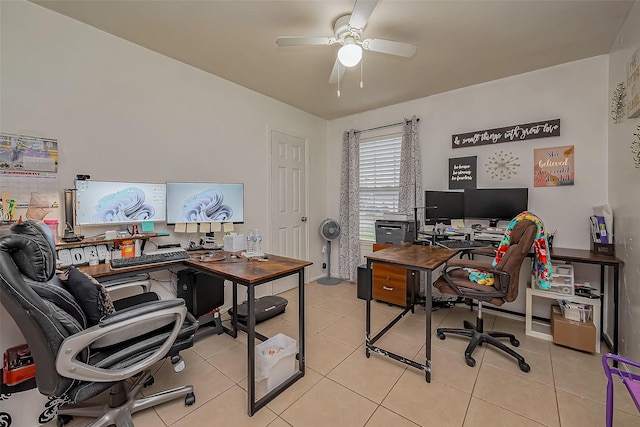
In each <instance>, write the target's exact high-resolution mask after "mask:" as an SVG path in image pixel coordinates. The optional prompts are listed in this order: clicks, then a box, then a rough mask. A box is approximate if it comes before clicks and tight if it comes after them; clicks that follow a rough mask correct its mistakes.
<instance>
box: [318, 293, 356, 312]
mask: <svg viewBox="0 0 640 427" xmlns="http://www.w3.org/2000/svg"><path fill="white" fill-rule="evenodd" d="M314 307H315V308H317V309H319V310H324V311H328V312H329V313H333V314H337V315H338V316H346V315H348V314H349V313H351V312H352V311H355V310H358V308H360V304H359V303H358V301H356V300H348V299H344V298H341V297H334V296H331V297H330V298H329V299H327V300H326V301H324V302H322V303H321V304H318V305H315V306H314Z"/></svg>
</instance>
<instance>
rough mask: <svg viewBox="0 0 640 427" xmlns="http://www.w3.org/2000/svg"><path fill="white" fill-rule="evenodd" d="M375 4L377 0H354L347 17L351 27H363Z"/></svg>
mask: <svg viewBox="0 0 640 427" xmlns="http://www.w3.org/2000/svg"><path fill="white" fill-rule="evenodd" d="M377 4H378V0H356V4H355V5H354V6H353V11H352V12H351V19H349V25H350V26H351V28H357V29H360V30H361V29H363V28H364V27H365V25H367V21H368V20H369V17H370V16H371V13H373V9H375V8H376V5H377Z"/></svg>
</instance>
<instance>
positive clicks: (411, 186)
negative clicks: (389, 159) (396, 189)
mask: <svg viewBox="0 0 640 427" xmlns="http://www.w3.org/2000/svg"><path fill="white" fill-rule="evenodd" d="M422 206H423V195H422V164H421V162H420V144H419V142H418V119H417V118H416V116H413V117H412V118H411V119H404V124H403V128H402V145H401V148H400V194H399V200H398V210H399V211H400V212H401V213H405V214H409V215H411V216H410V218H413V214H414V208H416V207H422ZM422 219H424V209H418V224H422ZM418 224H416V226H417V225H418Z"/></svg>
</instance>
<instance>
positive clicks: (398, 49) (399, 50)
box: [362, 39, 418, 58]
mask: <svg viewBox="0 0 640 427" xmlns="http://www.w3.org/2000/svg"><path fill="white" fill-rule="evenodd" d="M362 48H363V49H366V50H372V51H374V52H380V53H387V54H389V55H397V56H404V57H406V58H409V57H410V56H413V55H415V53H416V51H417V50H418V45H417V44H415V43H403V42H394V41H392V40H383V39H366V40H363V42H362Z"/></svg>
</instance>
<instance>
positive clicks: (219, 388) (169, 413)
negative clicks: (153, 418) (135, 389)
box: [143, 362, 233, 425]
mask: <svg viewBox="0 0 640 427" xmlns="http://www.w3.org/2000/svg"><path fill="white" fill-rule="evenodd" d="M188 384H191V385H193V388H194V391H195V395H196V403H195V404H194V405H191V406H185V405H184V399H175V400H173V401H171V402H167V403H164V404H162V405H159V406H155V411H156V412H157V413H158V415H159V416H160V417H161V418H162V420H163V421H164V422H165V424H167V425H170V424H172V423H173V422H175V421H177V420H178V419H180V418H182V417H184V416H185V415H187V414H188V413H190V412H193V411H194V410H196V409H197V408H199V407H200V406H202V405H203V404H205V403H206V402H208V401H210V400H211V399H213V398H214V397H216V396H218V395H219V394H220V393H222V392H224V391H225V390H227V389H229V388H230V387H232V386H233V382H232V381H231V380H229V378H227V377H226V376H224V375H223V374H222V373H221V372H220V371H218V370H217V369H216V368H214V367H213V366H211V365H210V364H208V363H206V362H205V363H200V364H198V365H196V366H194V367H191V368H187V369H185V370H184V371H182V372H180V373H179V374H176V375H173V376H170V377H166V378H164V379H162V380H160V381H156V382H155V383H154V384H153V385H152V386H151V387H149V388H146V389H144V390H143V393H144V395H145V396H148V395H150V394H153V393H157V392H159V391H162V390H168V389H171V388H174V387H180V386H183V385H188Z"/></svg>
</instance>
